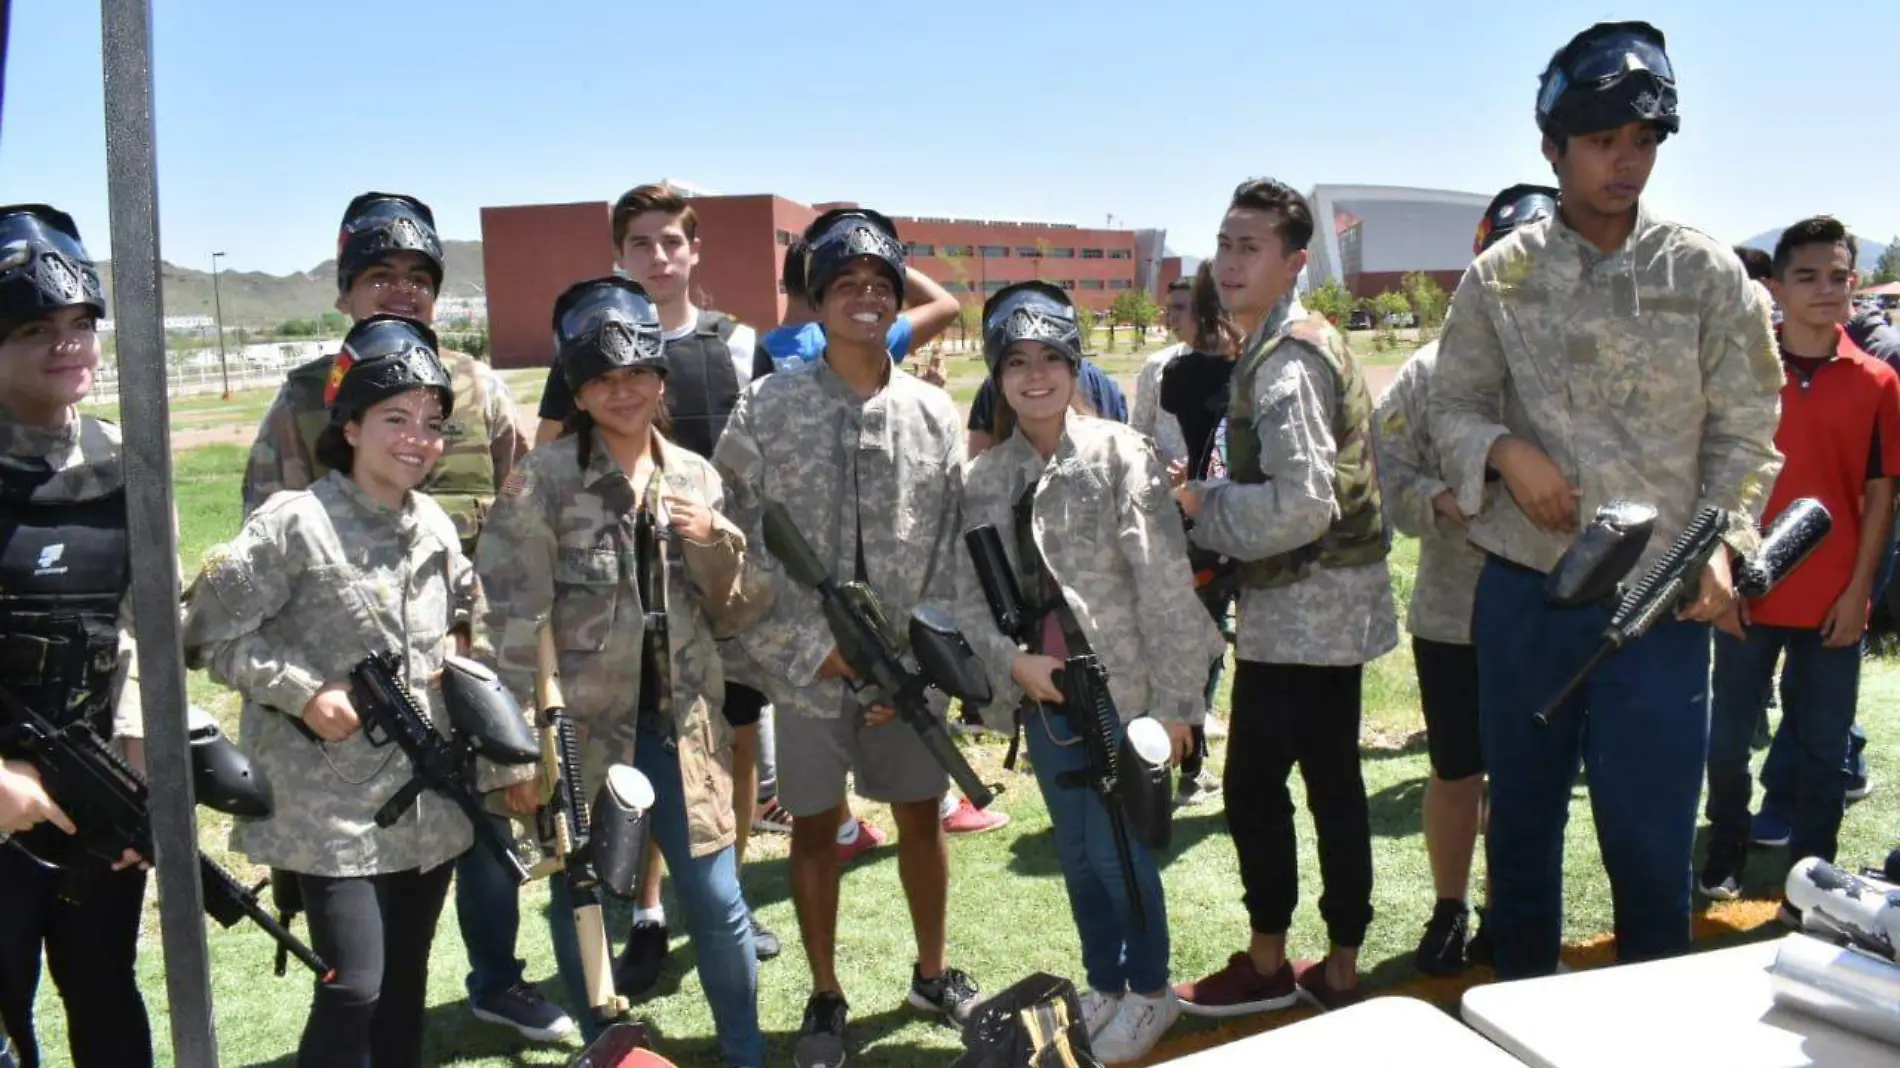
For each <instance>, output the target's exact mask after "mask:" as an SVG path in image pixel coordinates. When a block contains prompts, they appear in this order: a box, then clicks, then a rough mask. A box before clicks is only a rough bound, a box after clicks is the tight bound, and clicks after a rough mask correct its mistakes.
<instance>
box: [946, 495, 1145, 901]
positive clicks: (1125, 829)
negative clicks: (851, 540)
mask: <svg viewBox="0 0 1900 1068" xmlns="http://www.w3.org/2000/svg"><path fill="white" fill-rule="evenodd" d="M963 544H964V547H965V548H966V549H968V550H969V553H970V560H971V563H972V564H974V565H975V567H976V576H977V583H978V585H979V586H981V587H982V589H983V599H984V600H985V601H986V602H987V603H988V604H989V609H990V618H992V619H993V620H995V622H996V628H997V629H998V630H999V631H1002V632H1003V633H1004V634H1005V635H1007V636H1009V637H1010V638H1011V639H1012V640H1014V641H1016V642H1017V643H1018V644H1027V643H1028V642H1029V639H1030V637H1031V635H1033V633H1034V631H1035V628H1036V621H1035V620H1034V619H1031V618H1029V611H1028V609H1027V608H1025V607H1024V605H1023V598H1022V591H1021V590H1020V589H1019V588H1018V586H1017V585H1016V580H1015V578H1014V572H1013V571H1012V570H1011V568H1010V564H1009V558H1008V557H1007V556H1006V555H1004V552H1003V539H1002V536H1001V535H1000V534H998V533H997V531H996V527H995V526H994V525H992V524H989V523H984V524H982V525H980V526H976V527H972V528H971V529H969V530H967V531H965V532H964V534H963ZM1077 638H1079V635H1077V636H1075V637H1072V638H1071V639H1070V640H1071V642H1075V641H1076V640H1077ZM1069 652H1070V656H1069V658H1068V660H1067V661H1066V662H1065V663H1064V665H1063V668H1062V670H1061V671H1060V672H1058V677H1057V679H1056V680H1055V681H1056V685H1057V686H1058V687H1059V688H1060V689H1061V690H1062V710H1063V713H1064V715H1065V717H1066V718H1067V720H1068V724H1069V729H1070V730H1071V731H1073V732H1074V733H1075V736H1076V737H1077V738H1079V739H1080V740H1081V742H1082V752H1083V755H1084V758H1085V759H1086V761H1087V767H1086V768H1085V769H1084V770H1083V771H1080V772H1076V773H1073V774H1069V775H1064V776H1062V777H1061V779H1060V780H1059V781H1060V782H1061V784H1062V785H1063V786H1065V787H1086V788H1088V789H1090V790H1093V791H1094V792H1095V795H1096V796H1097V797H1099V798H1100V799H1101V801H1102V807H1103V809H1104V810H1105V811H1106V812H1107V813H1108V822H1109V829H1110V831H1111V832H1112V833H1113V835H1114V839H1115V858H1116V860H1117V862H1118V864H1119V866H1120V868H1121V873H1122V885H1123V886H1124V887H1126V888H1127V891H1128V900H1129V904H1130V906H1131V907H1132V909H1133V911H1134V923H1135V929H1136V930H1138V931H1144V930H1146V929H1147V910H1146V908H1145V907H1144V906H1143V904H1142V899H1141V898H1142V895H1141V886H1140V883H1139V882H1138V881H1137V880H1136V878H1135V867H1134V856H1133V850H1132V849H1131V848H1130V846H1129V840H1130V838H1131V836H1132V837H1133V839H1134V840H1135V841H1139V842H1141V843H1142V844H1143V845H1145V846H1147V847H1148V848H1150V849H1154V850H1162V849H1166V848H1167V847H1168V841H1169V838H1170V837H1171V831H1172V829H1173V823H1172V812H1173V809H1172V805H1171V803H1170V800H1171V797H1172V794H1171V791H1170V789H1169V787H1170V782H1169V774H1168V757H1169V755H1170V752H1171V750H1172V748H1173V747H1172V745H1171V744H1170V742H1169V740H1168V732H1167V730H1166V729H1165V728H1164V727H1162V726H1161V724H1160V723H1158V722H1156V721H1155V720H1154V719H1153V718H1151V717H1148V716H1139V717H1136V718H1135V719H1133V720H1131V721H1129V723H1128V727H1127V730H1126V732H1125V733H1124V734H1123V737H1122V739H1121V744H1120V745H1119V746H1117V745H1115V744H1114V742H1113V739H1114V738H1115V736H1116V734H1117V733H1119V732H1120V730H1119V729H1120V728H1121V713H1120V712H1119V711H1118V710H1117V709H1116V708H1115V702H1114V699H1113V698H1112V697H1111V696H1110V695H1109V691H1108V671H1107V669H1106V668H1104V667H1103V666H1102V662H1101V660H1100V659H1098V658H1097V657H1096V656H1095V654H1094V653H1092V652H1090V651H1089V650H1087V649H1086V648H1072V649H1070V650H1069Z"/></svg>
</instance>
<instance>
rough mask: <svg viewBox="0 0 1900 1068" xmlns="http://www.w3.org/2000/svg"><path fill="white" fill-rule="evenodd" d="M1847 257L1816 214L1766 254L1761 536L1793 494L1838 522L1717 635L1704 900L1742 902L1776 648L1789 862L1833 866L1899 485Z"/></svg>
mask: <svg viewBox="0 0 1900 1068" xmlns="http://www.w3.org/2000/svg"><path fill="white" fill-rule="evenodd" d="M1857 251H1858V250H1857V249H1856V248H1855V242H1854V238H1853V236H1852V235H1851V234H1849V233H1848V232H1847V230H1846V228H1845V227H1843V226H1842V225H1841V224H1840V222H1839V221H1837V220H1835V219H1831V218H1827V217H1825V216H1822V217H1818V218H1813V219H1804V220H1802V221H1801V222H1798V223H1796V224H1794V225H1793V226H1791V227H1789V228H1788V229H1787V230H1786V231H1785V232H1784V233H1783V234H1782V235H1781V239H1780V241H1778V242H1777V243H1776V245H1775V255H1774V276H1773V277H1772V278H1770V279H1769V280H1768V287H1769V289H1770V290H1771V291H1772V292H1773V293H1774V296H1775V300H1776V302H1777V303H1779V304H1780V306H1781V312H1782V323H1781V326H1780V328H1779V333H1780V342H1781V362H1782V368H1783V371H1784V373H1785V375H1786V382H1785V384H1784V385H1783V386H1782V389H1781V426H1780V429H1779V430H1777V431H1776V434H1775V447H1776V448H1778V449H1780V450H1781V452H1782V453H1783V455H1785V456H1786V457H1787V462H1786V466H1784V467H1783V468H1782V470H1781V474H1780V477H1779V478H1777V479H1776V481H1775V488H1774V493H1773V494H1772V495H1771V496H1770V497H1769V498H1768V506H1767V508H1766V509H1764V510H1763V513H1762V519H1763V523H1764V525H1766V524H1767V523H1768V522H1771V521H1772V520H1773V519H1774V517H1775V516H1776V515H1778V514H1780V512H1781V510H1782V509H1784V508H1786V507H1787V506H1788V504H1789V503H1790V502H1791V501H1793V500H1795V499H1796V498H1800V497H1815V498H1818V499H1819V500H1820V502H1821V503H1822V504H1823V505H1825V506H1826V507H1827V510H1828V512H1829V514H1831V515H1832V516H1833V517H1834V527H1833V530H1832V531H1831V532H1830V533H1829V534H1828V536H1827V538H1826V539H1825V540H1823V541H1822V542H1821V545H1820V546H1819V547H1818V548H1817V549H1815V551H1814V554H1813V555H1812V556H1810V557H1809V558H1808V560H1807V562H1806V563H1804V564H1803V565H1802V566H1801V567H1800V568H1798V569H1796V570H1795V571H1794V573H1792V574H1791V575H1789V576H1788V578H1787V580H1786V581H1784V582H1783V583H1782V584H1781V585H1780V586H1779V587H1777V588H1776V589H1775V591H1774V592H1773V593H1770V594H1769V595H1768V596H1766V597H1762V598H1758V599H1755V600H1751V601H1748V602H1746V603H1745V604H1744V603H1741V602H1738V603H1737V607H1736V610H1735V611H1734V612H1733V613H1731V615H1730V617H1729V618H1728V619H1727V620H1726V621H1725V622H1724V623H1723V624H1722V626H1721V630H1720V632H1718V633H1717V634H1716V636H1715V673H1714V702H1713V706H1712V709H1711V714H1710V725H1709V799H1708V817H1709V823H1710V835H1709V856H1708V861H1707V863H1706V864H1704V865H1703V867H1702V870H1701V872H1700V873H1698V875H1697V877H1696V885H1697V888H1698V889H1700V890H1701V892H1702V893H1703V895H1704V896H1707V897H1712V898H1718V899H1729V898H1733V897H1735V896H1737V894H1739V893H1740V891H1741V883H1742V869H1743V865H1744V863H1745V861H1746V860H1747V856H1748V830H1749V817H1748V800H1749V798H1748V795H1749V779H1748V757H1749V741H1750V739H1751V737H1752V736H1753V734H1754V729H1755V719H1756V713H1757V710H1758V709H1760V708H1761V707H1762V701H1763V699H1764V698H1765V697H1766V695H1767V689H1768V686H1769V684H1770V683H1771V682H1772V681H1773V680H1774V677H1775V662H1776V660H1778V659H1779V658H1780V656H1781V654H1782V653H1783V652H1784V651H1785V652H1786V653H1787V656H1788V662H1787V665H1786V667H1785V668H1784V669H1783V671H1782V675H1781V707H1782V708H1783V709H1784V712H1783V723H1782V729H1783V730H1784V731H1790V732H1792V738H1791V740H1792V741H1793V742H1794V743H1795V752H1796V769H1795V796H1794V813H1793V816H1794V830H1793V835H1792V838H1791V840H1790V841H1789V857H1790V858H1792V859H1800V858H1803V857H1811V856H1814V857H1821V858H1823V859H1826V860H1830V861H1831V860H1833V859H1834V850H1835V845H1836V839H1837V837H1838V835H1839V832H1840V826H1841V813H1842V810H1843V808H1844V806H1845V795H1846V791H1847V772H1846V770H1845V768H1844V767H1843V766H1842V761H1841V754H1842V753H1845V752H1846V751H1847V735H1848V731H1849V729H1850V728H1852V727H1853V725H1854V709H1855V706H1856V704H1857V702H1858V699H1859V690H1860V637H1861V631H1862V629H1863V628H1864V627H1865V626H1866V623H1867V608H1868V598H1869V596H1870V593H1871V591H1872V589H1873V584H1874V576H1875V574H1876V572H1877V571H1878V570H1879V567H1880V560H1881V556H1882V555H1883V554H1884V553H1885V552H1886V549H1887V545H1888V537H1889V535H1890V533H1891V531H1892V526H1893V498H1894V491H1893V482H1892V481H1891V479H1892V478H1893V477H1894V476H1897V475H1900V376H1896V375H1895V374H1894V372H1893V370H1892V369H1891V368H1889V367H1887V365H1885V364H1883V363H1881V362H1880V361H1878V360H1875V359H1873V358H1872V357H1870V356H1868V355H1866V354H1865V353H1863V352H1861V351H1860V350H1859V349H1857V348H1855V347H1854V344H1853V342H1852V341H1850V340H1848V338H1847V336H1846V334H1845V332H1844V331H1843V330H1842V329H1841V325H1840V324H1842V323H1843V322H1845V321H1846V320H1847V316H1848V313H1849V311H1850V309H1851V303H1850V301H1851V298H1852V294H1853V292H1854V287H1855V284H1856V282H1857V281H1858V279H1857V277H1856V275H1855V272H1854V266H1853V265H1854V257H1855V255H1856V253H1857ZM1782 874H1784V872H1777V873H1776V876H1775V879H1774V882H1775V883H1776V884H1779V883H1780V881H1781V875H1782Z"/></svg>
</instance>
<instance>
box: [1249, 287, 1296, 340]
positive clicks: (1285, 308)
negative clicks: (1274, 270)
mask: <svg viewBox="0 0 1900 1068" xmlns="http://www.w3.org/2000/svg"><path fill="white" fill-rule="evenodd" d="M1298 303H1299V295H1298V294H1297V293H1296V292H1295V291H1294V290H1291V289H1289V290H1287V291H1286V294H1285V295H1284V296H1282V297H1281V298H1280V299H1279V300H1277V301H1275V302H1274V305H1273V307H1271V308H1269V309H1267V317H1266V318H1265V319H1262V320H1260V329H1259V330H1257V331H1255V333H1254V337H1259V338H1267V337H1272V336H1274V335H1275V334H1278V333H1279V332H1280V331H1282V330H1285V329H1286V327H1287V324H1288V323H1289V322H1292V321H1294V318H1293V308H1294V305H1296V304H1298ZM1253 340H1254V338H1248V339H1246V341H1244V342H1242V344H1241V350H1242V351H1243V352H1244V351H1245V350H1246V349H1247V348H1248V347H1249V346H1250V345H1251V344H1252V342H1253Z"/></svg>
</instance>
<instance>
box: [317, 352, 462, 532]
mask: <svg viewBox="0 0 1900 1068" xmlns="http://www.w3.org/2000/svg"><path fill="white" fill-rule="evenodd" d="M439 355H440V356H441V357H442V366H443V367H445V368H447V370H448V372H449V383H450V385H451V386H452V387H453V389H454V391H455V410H454V411H452V412H450V413H449V418H448V421H447V422H445V423H443V424H442V438H443V449H442V458H441V459H440V460H437V461H436V462H435V468H434V469H433V470H431V471H430V472H429V477H428V478H426V479H424V480H423V482H422V485H421V486H420V487H418V488H419V489H421V490H422V492H424V493H427V494H428V495H429V496H431V497H433V498H435V503H437V504H439V505H441V506H442V510H443V511H445V512H447V513H448V514H449V518H450V519H452V520H454V521H455V533H456V535H457V536H458V537H460V538H461V539H462V550H463V551H464V552H473V551H474V550H475V536H476V535H477V534H480V533H481V531H482V522H483V520H484V519H485V518H487V515H488V506H489V505H490V504H491V503H493V501H494V499H495V456H494V453H492V452H490V451H489V441H490V438H491V435H490V433H489V431H490V429H491V428H490V427H489V425H488V391H487V390H486V389H484V388H482V376H481V375H480V374H477V373H476V370H475V358H474V357H473V356H469V355H467V354H465V353H460V352H447V351H444V352H442V353H440V354H439ZM331 359H332V357H324V358H322V359H319V360H316V361H313V362H311V363H308V364H305V365H304V366H303V367H299V368H298V369H297V370H296V371H293V372H291V373H292V375H293V376H300V377H304V378H306V379H307V378H308V377H309V373H310V372H312V371H315V372H316V373H317V375H319V376H320V377H319V378H318V380H317V383H318V384H317V385H316V386H315V388H316V390H317V393H316V398H315V402H314V403H306V404H300V405H298V411H297V436H298V437H300V438H302V439H303V447H304V453H305V454H306V455H307V456H309V457H310V473H311V480H312V481H315V480H316V479H320V478H322V477H323V476H324V475H326V474H329V472H330V469H329V468H328V467H325V466H324V465H323V464H322V463H321V462H320V461H318V459H317V436H318V435H320V434H322V433H323V429H324V428H325V427H327V426H329V425H330V410H329V408H328V407H327V406H325V405H324V403H323V386H322V384H321V383H322V382H324V381H327V379H328V378H329V374H330V361H331ZM302 385H303V386H304V388H305V389H309V388H311V383H310V382H309V381H304V382H303V383H302ZM291 488H295V489H304V488H307V487H302V486H297V487H291Z"/></svg>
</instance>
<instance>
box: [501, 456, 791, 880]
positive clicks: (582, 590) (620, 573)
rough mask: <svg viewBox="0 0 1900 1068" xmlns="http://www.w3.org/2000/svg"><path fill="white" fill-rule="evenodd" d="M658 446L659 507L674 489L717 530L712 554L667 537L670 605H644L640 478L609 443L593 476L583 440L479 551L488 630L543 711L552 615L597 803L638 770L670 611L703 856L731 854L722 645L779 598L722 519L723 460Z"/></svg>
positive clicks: (675, 724) (506, 508) (516, 680)
mask: <svg viewBox="0 0 1900 1068" xmlns="http://www.w3.org/2000/svg"><path fill="white" fill-rule="evenodd" d="M654 441H655V444H656V448H657V450H658V457H657V458H658V461H659V464H658V470H657V471H656V472H655V475H654V480H655V485H653V486H651V487H650V489H649V498H648V504H647V506H648V507H649V508H651V507H653V505H654V503H655V502H657V500H658V498H659V496H660V495H661V494H662V493H664V494H666V495H677V496H685V497H692V498H696V499H698V500H701V501H705V502H707V503H708V504H709V505H710V506H711V507H712V508H713V510H714V513H715V518H714V524H715V528H716V532H717V533H716V537H715V538H714V540H713V541H711V542H708V543H706V544H703V545H702V544H698V543H695V542H691V541H688V540H686V539H684V538H680V537H677V536H675V535H673V534H672V533H671V531H667V532H665V533H664V534H663V535H662V536H661V538H660V539H659V547H660V554H661V559H662V560H663V561H664V567H665V571H666V585H665V603H664V604H659V605H644V604H642V603H641V602H640V586H639V576H638V574H637V565H636V558H635V545H634V524H633V518H634V515H635V514H636V513H637V511H638V507H637V505H638V502H636V501H635V500H634V490H633V486H632V484H631V483H630V482H629V481H628V478H627V474H626V472H625V471H623V470H622V469H621V467H620V465H619V464H618V463H616V462H615V461H614V458H613V456H612V454H610V453H609V452H608V451H607V450H606V449H605V448H603V447H601V446H600V444H599V442H598V441H596V442H595V445H594V447H593V448H592V449H590V450H589V451H590V453H591V455H590V457H589V460H588V465H587V468H586V470H584V471H583V470H582V469H581V466H580V457H579V444H580V439H579V438H577V437H574V436H571V435H570V436H568V437H563V438H558V439H556V440H555V441H553V442H550V443H549V444H547V445H543V446H542V447H540V448H538V449H536V450H534V451H533V452H531V453H529V454H528V455H527V457H526V458H525V459H524V460H522V462H521V466H520V467H519V468H517V469H516V472H515V475H514V477H513V478H512V479H510V481H509V484H508V485H507V486H505V487H503V489H502V495H501V496H500V497H498V498H496V501H495V507H494V510H493V511H491V512H490V513H489V519H488V528H487V529H486V530H485V531H484V532H483V533H482V538H481V542H480V544H479V546H478V547H477V549H476V553H475V562H476V570H477V571H478V572H479V573H480V575H481V579H482V590H483V593H484V596H485V597H486V599H487V611H486V613H485V614H484V616H483V629H484V631H486V633H487V637H488V642H487V644H488V645H490V646H492V648H493V650H494V656H495V663H496V666H497V670H498V671H499V672H500V673H501V676H502V678H503V679H504V680H505V681H506V682H507V684H508V688H509V689H510V690H512V691H513V692H514V694H515V695H516V697H517V698H519V699H520V700H521V702H522V704H523V706H524V707H533V700H534V684H535V679H536V676H537V674H538V668H539V651H540V632H541V627H542V626H543V624H544V623H545V622H546V621H547V620H549V619H550V617H551V618H552V620H553V625H554V639H555V647H556V649H557V650H558V656H559V660H560V672H561V690H562V697H563V698H564V699H565V700H566V702H567V709H568V711H569V712H571V713H572V714H573V717H574V720H573V722H574V725H575V728H576V732H577V735H578V737H579V740H580V741H581V750H582V761H583V763H584V765H585V766H584V767H583V768H582V769H581V778H582V780H583V783H584V784H585V786H586V791H587V795H588V796H589V797H592V796H593V793H594V791H595V790H597V789H599V786H600V782H601V780H602V778H603V777H604V776H605V773H606V767H607V765H609V764H612V763H625V764H631V763H633V757H634V752H633V749H634V739H635V730H636V726H637V722H636V718H637V713H638V711H639V709H638V707H637V703H638V695H639V693H640V671H641V649H642V645H643V639H644V635H645V633H646V628H647V613H648V612H663V613H665V618H666V637H667V647H668V650H669V652H670V653H671V659H670V661H669V664H670V668H671V671H670V681H671V683H672V685H671V687H670V689H671V692H670V693H669V694H667V695H666V696H665V699H664V702H663V703H664V706H665V707H664V709H663V712H664V713H665V714H666V715H667V716H668V720H669V723H668V725H669V727H670V730H671V733H672V735H673V737H674V738H675V739H676V740H677V744H678V747H679V761H680V778H681V781H682V782H683V783H684V784H685V790H686V797H685V799H684V801H685V805H686V813H687V828H688V832H689V834H690V836H691V839H692V850H693V854H694V855H695V856H704V855H706V854H708V853H711V852H715V851H717V850H719V849H723V848H725V847H726V846H728V845H731V844H732V842H733V841H734V839H735V831H736V827H735V825H734V823H733V811H732V733H731V729H730V727H729V726H728V725H727V723H726V717H725V716H724V715H723V714H722V713H721V711H720V709H721V708H722V707H723V705H724V700H725V675H724V671H723V669H722V666H721V662H720V650H719V648H718V646H717V645H716V643H715V641H714V638H715V634H716V633H718V632H723V631H724V630H725V629H727V628H730V627H735V626H739V625H742V624H745V623H749V622H751V621H752V620H754V619H756V618H757V617H758V615H759V614H760V613H761V612H762V611H763V610H764V608H765V607H766V605H767V603H768V600H767V598H768V597H769V594H770V590H769V588H766V587H765V586H764V584H763V583H762V581H760V576H759V575H758V572H757V569H748V568H746V567H745V555H746V540H745V538H744V536H743V535H741V534H740V533H739V530H738V528H737V527H735V526H733V524H732V522H731V521H730V520H728V519H726V518H725V517H724V516H721V515H718V510H719V509H720V508H721V507H723V505H724V503H725V499H724V496H725V495H724V491H723V489H722V487H721V486H720V483H719V476H718V475H717V474H715V473H714V472H713V468H712V465H711V464H710V463H708V462H706V461H705V460H704V459H701V458H700V457H699V456H696V455H694V454H693V453H692V452H691V451H690V450H688V449H685V448H681V447H679V446H676V445H674V444H672V443H671V442H669V441H667V440H665V439H664V438H662V437H660V436H659V435H657V434H656V435H654ZM662 483H663V488H662V486H661V485H660V484H662ZM748 577H749V578H751V579H752V582H751V584H750V585H745V584H744V580H745V579H746V578H748ZM669 803H670V802H669Z"/></svg>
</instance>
